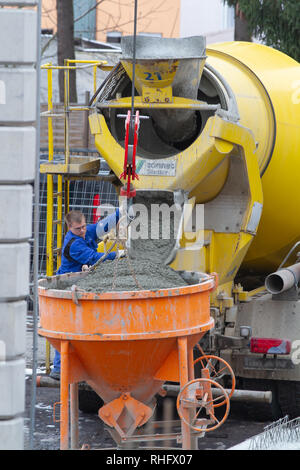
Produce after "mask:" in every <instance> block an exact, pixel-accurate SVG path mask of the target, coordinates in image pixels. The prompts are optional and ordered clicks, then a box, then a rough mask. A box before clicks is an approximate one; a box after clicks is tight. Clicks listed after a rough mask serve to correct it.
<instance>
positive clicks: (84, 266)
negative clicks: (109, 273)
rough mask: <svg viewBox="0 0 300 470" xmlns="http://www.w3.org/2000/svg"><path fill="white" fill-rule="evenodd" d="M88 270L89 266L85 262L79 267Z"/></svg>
mask: <svg viewBox="0 0 300 470" xmlns="http://www.w3.org/2000/svg"><path fill="white" fill-rule="evenodd" d="M88 270H89V266H88V265H87V264H84V265H83V266H82V268H81V271H88Z"/></svg>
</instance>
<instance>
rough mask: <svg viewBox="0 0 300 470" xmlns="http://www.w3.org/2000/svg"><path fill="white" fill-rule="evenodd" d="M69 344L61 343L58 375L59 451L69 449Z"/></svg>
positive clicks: (66, 342)
mask: <svg viewBox="0 0 300 470" xmlns="http://www.w3.org/2000/svg"><path fill="white" fill-rule="evenodd" d="M68 352H69V342H68V341H61V350H60V354H61V374H60V403H61V408H60V449H61V450H68V448H69V357H68Z"/></svg>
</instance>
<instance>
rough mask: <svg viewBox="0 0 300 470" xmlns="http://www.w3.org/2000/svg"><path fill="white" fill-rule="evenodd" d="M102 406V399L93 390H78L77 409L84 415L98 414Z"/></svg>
mask: <svg viewBox="0 0 300 470" xmlns="http://www.w3.org/2000/svg"><path fill="white" fill-rule="evenodd" d="M102 405H103V400H102V398H100V397H99V395H98V394H97V393H96V392H94V390H80V389H79V390H78V407H79V409H80V411H83V412H84V413H98V410H99V408H101V406H102Z"/></svg>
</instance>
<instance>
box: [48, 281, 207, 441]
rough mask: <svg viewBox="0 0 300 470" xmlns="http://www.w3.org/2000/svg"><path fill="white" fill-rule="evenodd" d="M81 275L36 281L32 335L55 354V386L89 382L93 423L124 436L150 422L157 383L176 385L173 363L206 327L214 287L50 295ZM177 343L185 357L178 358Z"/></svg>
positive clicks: (178, 376) (177, 374)
mask: <svg viewBox="0 0 300 470" xmlns="http://www.w3.org/2000/svg"><path fill="white" fill-rule="evenodd" d="M84 275H85V273H80V274H78V273H76V274H72V275H62V276H54V277H53V278H48V279H44V280H41V281H40V282H39V310H40V325H41V327H40V329H39V334H40V335H42V336H45V337H46V338H48V340H49V341H50V343H51V344H52V345H53V346H54V347H55V349H57V350H59V351H61V354H62V370H61V374H62V376H61V387H65V386H68V384H72V383H73V384H74V383H78V382H80V381H86V382H87V383H89V384H90V385H91V386H92V388H93V389H94V390H95V391H96V392H97V393H98V394H99V395H100V396H101V397H102V398H103V400H104V402H105V405H104V407H103V408H101V409H100V412H99V415H100V417H101V418H102V419H103V420H104V421H105V422H106V424H108V425H109V426H111V427H114V428H115V429H116V430H117V431H118V432H119V434H120V435H121V436H126V433H127V432H129V431H130V432H131V433H132V431H133V430H134V429H135V428H136V427H138V426H141V425H142V424H144V423H145V422H146V421H147V420H148V419H149V417H150V416H151V414H152V408H153V407H152V404H151V403H152V401H153V397H154V395H155V394H156V393H157V392H158V391H159V390H160V389H161V387H162V385H163V383H164V381H174V382H182V380H181V379H182V376H184V372H182V370H181V366H180V364H181V363H184V362H185V360H186V359H187V357H188V354H189V351H192V349H193V346H194V345H195V344H196V343H197V342H198V341H199V340H200V339H201V337H202V336H203V335H204V334H205V333H206V332H207V331H208V330H209V329H210V328H212V326H213V319H212V318H211V317H210V308H209V294H210V292H211V290H212V289H213V288H214V286H215V281H214V278H213V277H211V276H207V275H205V276H204V278H203V281H202V282H201V283H199V284H196V285H189V286H184V287H178V288H172V289H162V290H157V291H130V292H109V293H104V294H95V293H88V292H76V291H74V290H71V289H70V288H67V289H66V290H58V289H56V288H55V287H56V286H57V283H58V282H61V281H62V280H65V281H68V282H69V285H70V283H71V284H73V283H74V282H75V281H76V279H78V278H79V277H81V276H84ZM180 339H184V340H185V341H186V354H184V355H186V358H182V357H181V358H180V357H179V352H178V351H179V348H178V340H180ZM182 361H183V362H182ZM186 367H187V364H186V365H185V368H186ZM182 374H183V375H182ZM64 384H65V385H64ZM61 393H62V392H61ZM64 399H65V398H63V397H62V401H63V400H64ZM62 406H63V405H62Z"/></svg>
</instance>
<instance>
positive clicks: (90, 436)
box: [25, 315, 269, 450]
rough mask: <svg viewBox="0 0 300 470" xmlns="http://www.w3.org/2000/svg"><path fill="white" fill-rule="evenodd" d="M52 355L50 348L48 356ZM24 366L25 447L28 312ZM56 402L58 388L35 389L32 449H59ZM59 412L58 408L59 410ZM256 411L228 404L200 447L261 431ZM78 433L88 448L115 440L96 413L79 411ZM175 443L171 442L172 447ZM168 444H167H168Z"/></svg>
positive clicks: (220, 445)
mask: <svg viewBox="0 0 300 470" xmlns="http://www.w3.org/2000/svg"><path fill="white" fill-rule="evenodd" d="M52 356H53V351H52V353H51V357H52ZM44 363H45V340H44V338H41V337H39V341H38V366H39V367H43V366H44ZM26 367H27V368H28V370H27V372H28V375H27V378H26V413H25V448H28V445H29V444H28V436H29V425H30V402H31V390H32V386H31V376H30V369H31V367H32V321H31V317H30V315H29V316H28V321H27V353H26ZM58 401H59V388H37V389H36V407H35V410H36V419H35V434H34V449H37V450H57V449H59V423H54V422H53V404H54V403H55V402H58ZM58 411H59V410H58ZM259 417H260V415H259V410H258V411H257V418H254V420H253V418H252V419H251V418H250V417H249V416H248V411H247V408H246V407H243V406H241V405H240V404H237V403H234V402H232V403H231V411H230V415H229V418H228V419H227V421H226V422H225V423H224V424H223V426H222V427H220V428H219V429H217V430H216V431H214V432H211V433H207V434H206V437H204V438H202V439H199V449H205V450H213V449H216V450H224V449H228V448H230V447H232V446H234V445H236V444H239V443H240V442H242V441H244V440H245V439H247V438H249V437H251V436H254V435H256V434H258V433H260V432H262V431H263V428H264V426H266V425H267V424H269V423H268V422H261V421H259ZM79 435H80V446H82V445H83V444H88V445H89V446H90V448H92V449H95V448H98V449H99V448H102V449H103V448H108V447H110V448H112V447H114V446H115V442H114V441H113V440H112V439H111V437H110V435H109V433H108V432H107V431H106V430H105V429H104V426H103V424H102V422H101V420H100V419H99V418H98V416H97V415H96V414H86V413H83V412H79ZM174 444H175V443H174V442H172V443H171V445H172V446H174ZM169 445H170V444H169Z"/></svg>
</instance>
